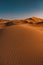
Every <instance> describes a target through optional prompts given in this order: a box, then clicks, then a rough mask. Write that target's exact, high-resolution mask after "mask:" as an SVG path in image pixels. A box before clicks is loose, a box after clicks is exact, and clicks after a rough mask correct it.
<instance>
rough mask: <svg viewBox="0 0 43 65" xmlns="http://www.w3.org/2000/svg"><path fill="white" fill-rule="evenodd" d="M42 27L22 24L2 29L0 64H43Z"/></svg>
mask: <svg viewBox="0 0 43 65" xmlns="http://www.w3.org/2000/svg"><path fill="white" fill-rule="evenodd" d="M42 28H43V27H42ZM42 28H41V27H40V28H39V27H34V26H31V25H29V24H20V25H12V26H6V27H3V28H2V29H0V65H43V30H42Z"/></svg>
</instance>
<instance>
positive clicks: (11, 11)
mask: <svg viewBox="0 0 43 65" xmlns="http://www.w3.org/2000/svg"><path fill="white" fill-rule="evenodd" d="M31 16H37V17H41V18H43V0H0V18H5V19H22V18H23V19H24V18H27V17H31Z"/></svg>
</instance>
